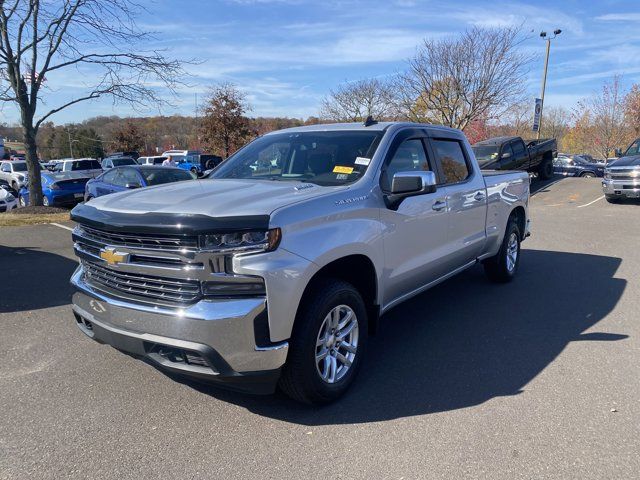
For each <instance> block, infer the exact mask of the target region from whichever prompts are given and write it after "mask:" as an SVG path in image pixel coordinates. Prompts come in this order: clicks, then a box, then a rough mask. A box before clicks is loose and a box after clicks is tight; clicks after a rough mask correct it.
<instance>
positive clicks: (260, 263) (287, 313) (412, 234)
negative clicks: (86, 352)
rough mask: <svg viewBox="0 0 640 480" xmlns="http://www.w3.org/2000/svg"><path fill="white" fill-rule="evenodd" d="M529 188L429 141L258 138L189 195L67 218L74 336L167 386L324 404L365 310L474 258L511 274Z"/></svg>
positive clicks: (308, 130)
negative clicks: (170, 379) (119, 354)
mask: <svg viewBox="0 0 640 480" xmlns="http://www.w3.org/2000/svg"><path fill="white" fill-rule="evenodd" d="M274 162H275V166H274V165H273V163H274ZM254 166H257V167H258V168H255V169H254V168H252V167H254ZM529 187H530V186H529V175H528V174H527V173H524V172H484V173H483V172H481V171H480V168H479V166H478V163H477V162H476V160H475V157H474V155H473V151H472V150H471V146H470V145H469V143H468V142H467V140H466V138H465V136H464V134H463V133H462V132H460V131H459V130H454V129H450V128H446V127H439V126H438V127H437V126H431V125H422V124H412V123H393V122H392V123H376V122H371V121H367V122H366V123H365V124H364V125H363V124H337V125H314V126H307V127H299V128H294V129H288V130H283V131H277V132H272V133H269V134H266V135H264V136H262V137H260V138H258V139H257V140H254V141H253V142H252V143H250V144H249V145H247V146H246V147H245V148H243V149H242V150H240V151H239V152H238V153H236V154H235V155H233V156H232V157H230V158H229V159H228V160H226V161H225V162H224V163H223V164H222V165H221V166H219V167H218V168H217V169H215V170H214V171H213V172H212V173H211V175H210V177H208V178H205V179H202V180H199V181H198V182H197V185H195V186H194V185H193V184H192V183H191V182H180V183H176V184H171V185H162V186H158V187H152V188H146V189H138V190H134V191H130V192H124V193H120V194H117V195H114V196H111V197H109V196H107V197H104V198H96V199H94V200H92V201H90V202H88V203H85V204H82V205H78V206H77V207H76V208H74V210H73V211H72V213H71V218H72V220H74V221H75V222H77V224H78V225H77V227H76V228H75V230H74V232H73V240H74V242H75V243H74V248H75V253H76V255H77V256H78V257H79V258H80V265H79V267H78V269H77V270H76V271H75V273H74V274H73V276H72V279H71V282H72V285H73V286H74V289H75V293H74V294H73V313H74V316H75V320H74V323H75V324H76V325H77V326H78V327H79V329H80V330H81V331H82V332H83V333H85V334H86V335H87V336H89V337H90V338H92V339H93V340H97V341H99V342H103V343H108V344H110V345H112V346H114V347H116V348H118V349H120V350H123V351H125V352H128V353H130V354H133V355H137V356H140V357H144V358H145V359H147V360H148V361H149V362H150V363H152V364H154V365H156V366H157V367H159V368H161V369H166V370H168V371H172V372H174V373H177V374H182V375H188V376H192V377H195V378H197V379H199V380H200V381H210V382H214V383H218V384H223V385H227V386H228V387H230V388H237V389H243V390H247V391H253V392H261V393H268V392H272V391H273V389H274V388H275V385H276V383H278V382H279V385H280V387H281V388H282V389H283V390H284V391H285V392H286V393H287V394H289V395H290V396H292V397H293V398H295V399H297V400H299V401H302V402H307V403H325V402H329V401H332V400H334V399H336V398H338V397H339V396H340V395H342V394H343V393H344V392H345V390H346V389H347V388H348V387H349V385H350V384H351V383H352V382H353V380H354V378H355V377H356V374H357V372H358V369H359V367H360V365H361V361H362V357H363V356H364V353H365V350H366V348H367V337H368V335H369V334H370V333H373V331H374V330H375V325H376V322H377V319H378V317H379V316H380V315H381V314H382V313H384V312H386V311H388V310H389V309H391V308H393V307H394V306H396V305H398V304H399V303H401V302H403V301H405V300H407V299H408V298H411V297H413V296H415V295H417V294H419V293H420V292H423V291H425V290H426V289H428V288H430V287H432V286H434V285H436V284H438V283H440V282H442V281H444V280H446V279H447V278H449V277H451V276H452V275H454V274H456V273H458V272H461V271H462V270H464V269H466V268H468V267H471V266H473V265H476V264H477V263H478V262H483V263H484V266H485V271H486V273H487V275H488V276H489V278H490V279H492V280H494V281H497V282H507V281H509V280H511V279H513V278H514V277H515V275H516V273H517V271H518V264H519V260H520V257H521V251H520V242H521V241H523V240H524V239H525V238H526V237H527V235H528V225H529V221H528V218H527V208H528V202H529ZM507 294H508V293H506V292H503V295H507ZM499 296H500V294H499V293H496V299H497V300H496V301H498V299H499ZM459 299H460V301H464V295H460V296H459ZM406 334H407V335H411V333H410V332H406ZM372 353H374V352H372ZM398 368H402V366H399V367H398ZM116 374H120V372H118V373H116V372H114V375H116Z"/></svg>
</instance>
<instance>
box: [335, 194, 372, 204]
mask: <svg viewBox="0 0 640 480" xmlns="http://www.w3.org/2000/svg"><path fill="white" fill-rule="evenodd" d="M367 198H369V195H362V196H361V197H353V198H343V199H341V200H336V205H346V204H347V203H355V202H361V201H363V200H366V199H367Z"/></svg>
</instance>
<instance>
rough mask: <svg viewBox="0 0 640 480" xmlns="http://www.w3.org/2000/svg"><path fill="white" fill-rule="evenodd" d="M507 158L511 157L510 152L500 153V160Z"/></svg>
mask: <svg viewBox="0 0 640 480" xmlns="http://www.w3.org/2000/svg"><path fill="white" fill-rule="evenodd" d="M507 158H511V152H504V153H503V154H502V155H500V160H506V159H507Z"/></svg>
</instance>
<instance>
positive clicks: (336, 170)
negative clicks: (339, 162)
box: [333, 166, 353, 173]
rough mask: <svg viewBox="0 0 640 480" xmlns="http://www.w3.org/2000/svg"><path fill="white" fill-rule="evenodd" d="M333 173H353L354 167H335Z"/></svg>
mask: <svg viewBox="0 0 640 480" xmlns="http://www.w3.org/2000/svg"><path fill="white" fill-rule="evenodd" d="M333 173H353V167H340V166H337V167H333Z"/></svg>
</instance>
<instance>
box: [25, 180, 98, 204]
mask: <svg viewBox="0 0 640 480" xmlns="http://www.w3.org/2000/svg"><path fill="white" fill-rule="evenodd" d="M40 178H41V179H42V195H43V199H42V201H43V204H44V206H45V207H60V206H68V205H75V204H76V203H78V202H81V201H82V199H83V198H84V186H85V184H86V183H87V181H88V180H89V179H90V178H91V177H89V176H88V175H86V174H83V173H81V172H42V173H41V175H40ZM18 200H19V202H20V206H22V207H26V206H27V205H29V188H28V185H24V186H23V187H22V188H21V189H20V191H19V197H18Z"/></svg>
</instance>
